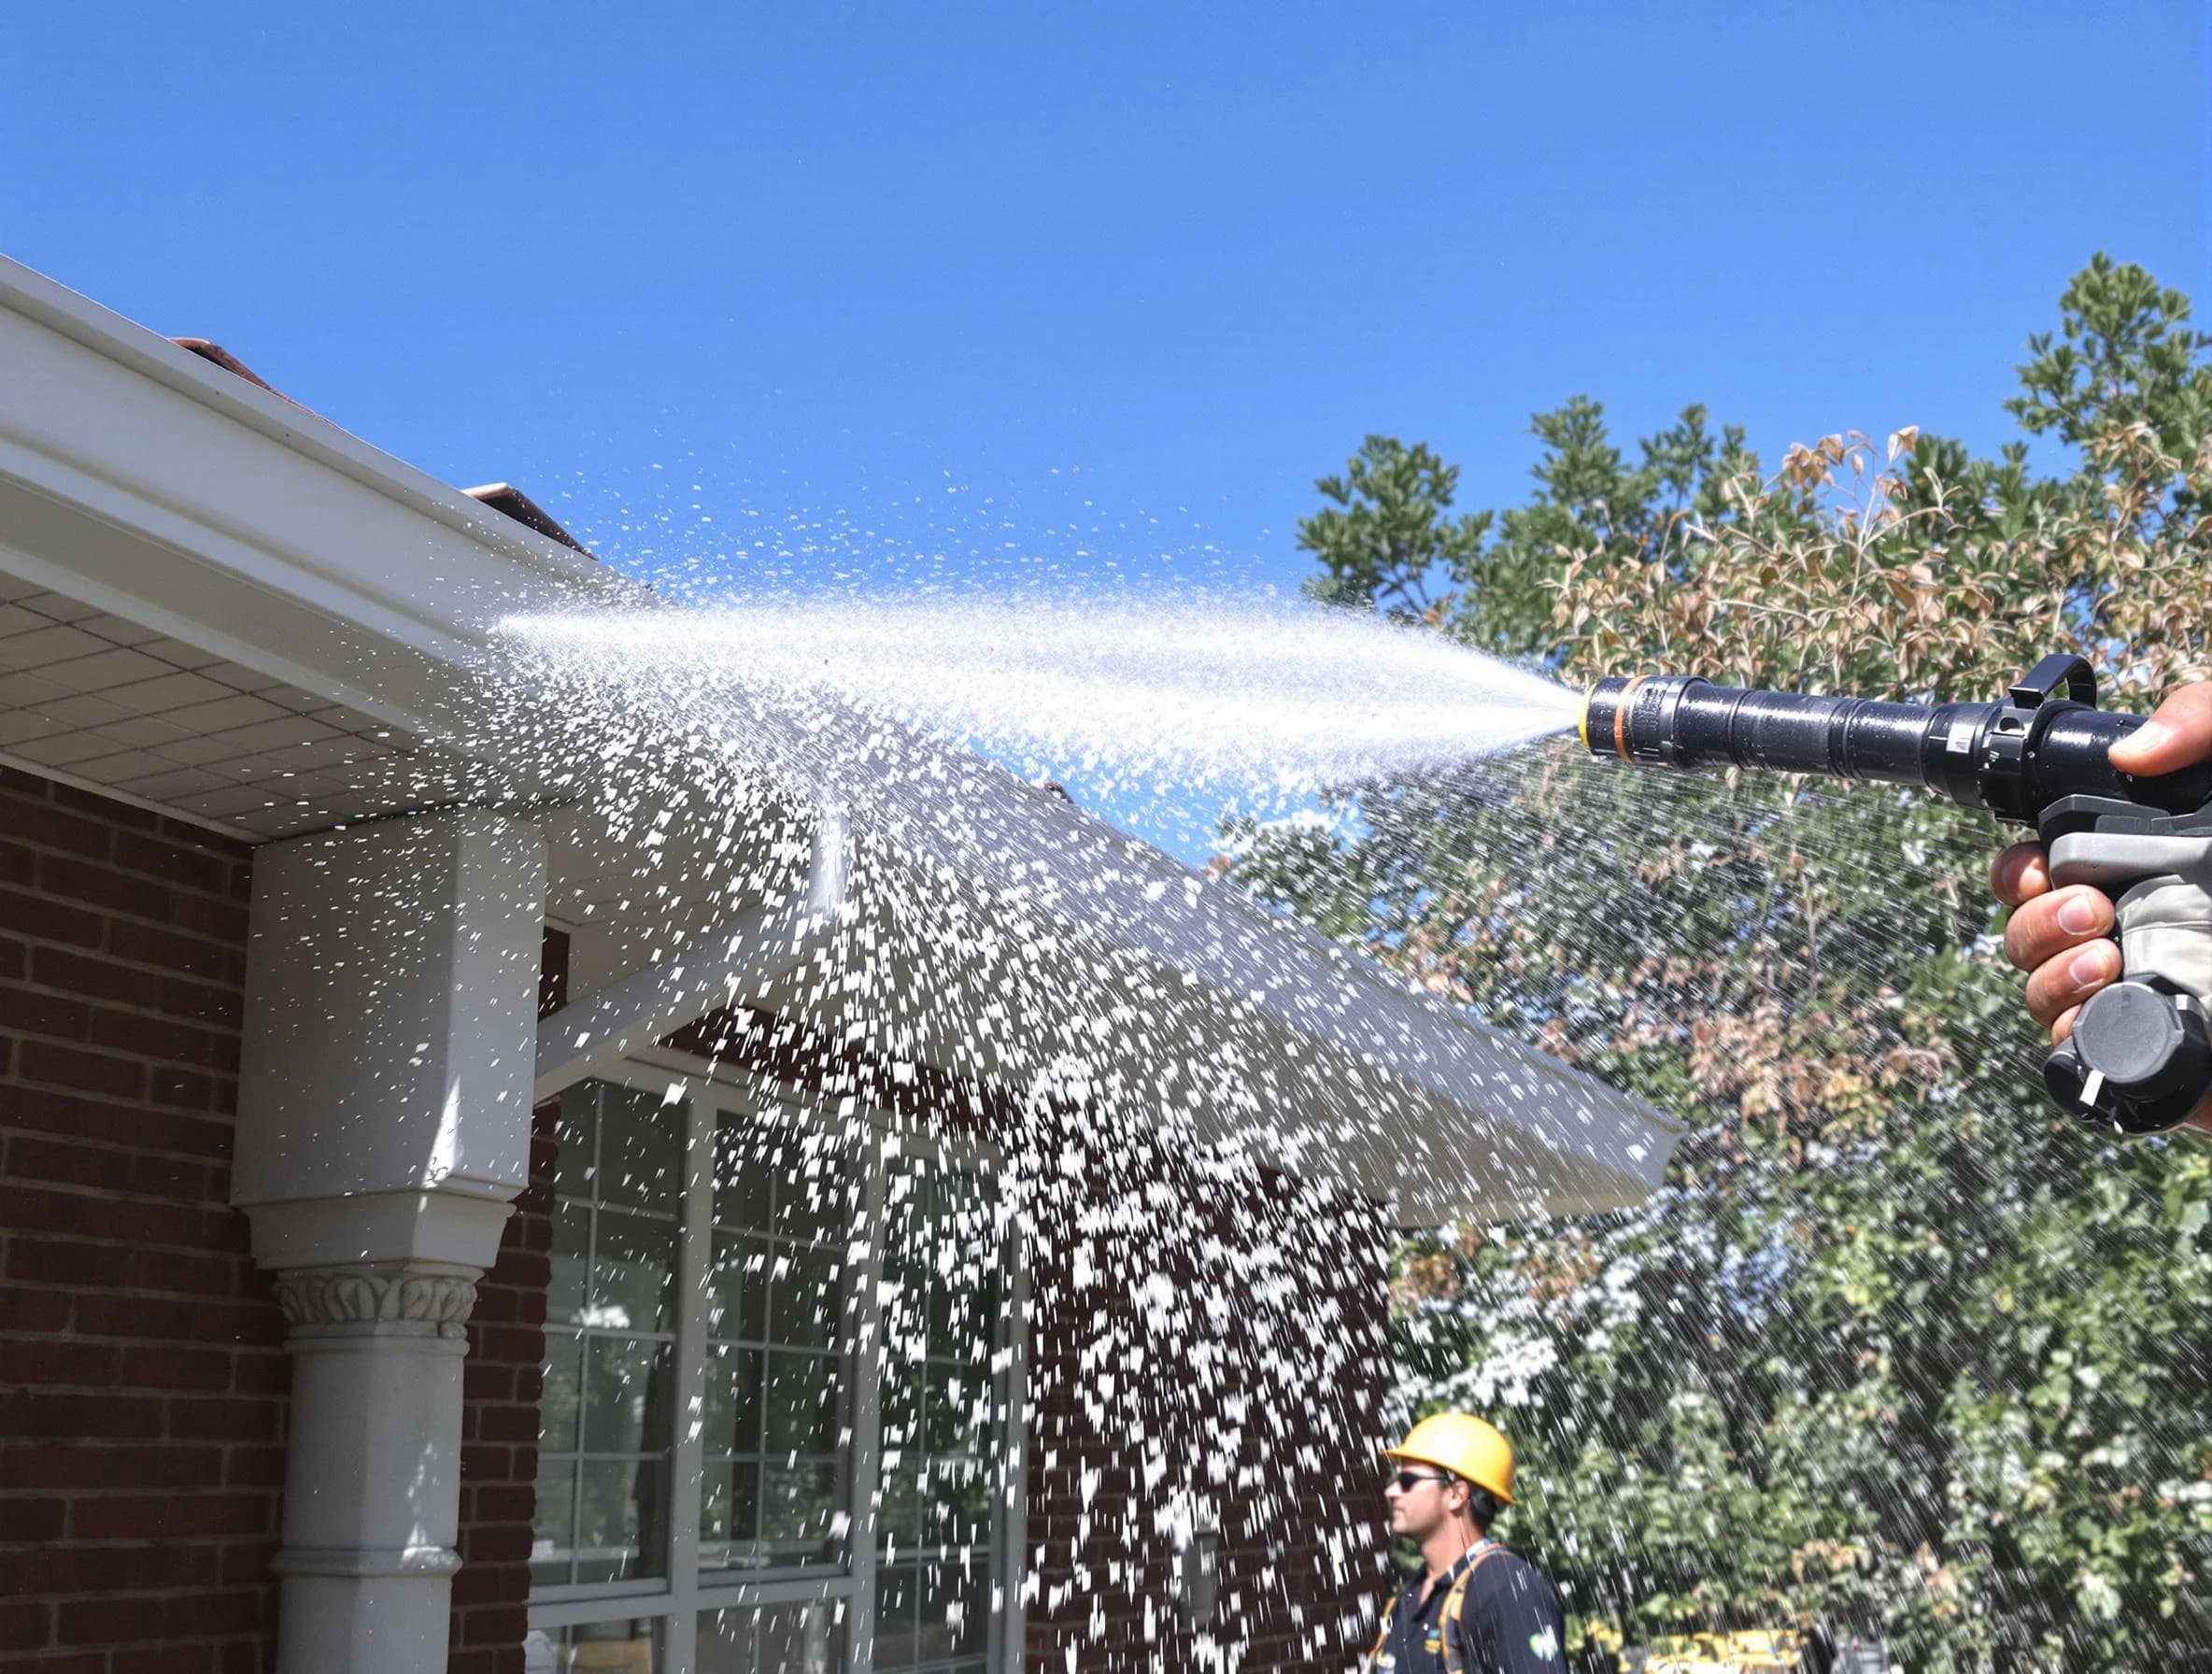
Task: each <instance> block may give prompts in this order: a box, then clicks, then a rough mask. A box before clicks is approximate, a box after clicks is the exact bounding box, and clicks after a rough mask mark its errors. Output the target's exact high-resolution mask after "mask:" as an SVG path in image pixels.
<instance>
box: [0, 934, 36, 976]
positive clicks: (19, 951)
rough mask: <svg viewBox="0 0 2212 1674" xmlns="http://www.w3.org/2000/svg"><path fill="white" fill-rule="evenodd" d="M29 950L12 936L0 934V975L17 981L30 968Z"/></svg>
mask: <svg viewBox="0 0 2212 1674" xmlns="http://www.w3.org/2000/svg"><path fill="white" fill-rule="evenodd" d="M30 965H31V950H30V949H29V948H27V947H25V946H24V945H23V944H22V943H21V942H18V941H17V940H16V939H15V938H14V937H13V936H0V977H5V978H7V980H8V981H9V982H19V981H21V979H22V975H23V973H24V972H26V971H27V970H29V969H30Z"/></svg>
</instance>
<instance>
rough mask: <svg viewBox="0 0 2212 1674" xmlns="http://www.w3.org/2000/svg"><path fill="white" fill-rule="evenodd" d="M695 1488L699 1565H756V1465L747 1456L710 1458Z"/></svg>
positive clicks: (708, 1566) (758, 1498)
mask: <svg viewBox="0 0 2212 1674" xmlns="http://www.w3.org/2000/svg"><path fill="white" fill-rule="evenodd" d="M700 1475H701V1480H700V1488H699V1567H700V1568H702V1569H758V1568H759V1567H760V1545H759V1539H760V1467H759V1465H757V1464H754V1463H752V1462H750V1461H749V1460H740V1461H738V1462H736V1463H732V1462H730V1460H728V1459H710V1460H708V1461H707V1463H706V1464H705V1466H704V1467H702V1470H701V1473H700Z"/></svg>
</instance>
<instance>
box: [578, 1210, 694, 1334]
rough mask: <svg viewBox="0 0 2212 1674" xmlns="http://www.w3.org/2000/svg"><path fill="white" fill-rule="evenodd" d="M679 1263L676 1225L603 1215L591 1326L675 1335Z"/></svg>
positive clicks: (594, 1272)
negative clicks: (677, 1261) (676, 1274)
mask: <svg viewBox="0 0 2212 1674" xmlns="http://www.w3.org/2000/svg"><path fill="white" fill-rule="evenodd" d="M675 1262H676V1223H675V1222H674V1221H660V1220H653V1219H649V1218H648V1217H646V1216H645V1215H639V1214H620V1213H617V1212H615V1211H614V1210H611V1209H603V1210H601V1211H600V1212H599V1250H598V1259H597V1260H595V1261H594V1262H593V1263H592V1271H591V1281H592V1283H591V1292H592V1294H591V1301H592V1319H591V1323H592V1324H593V1325H595V1326H612V1327H613V1328H615V1329H617V1330H621V1329H623V1328H625V1327H627V1328H628V1329H630V1330H632V1331H673V1330H674V1329H675V1301H674V1281H675Z"/></svg>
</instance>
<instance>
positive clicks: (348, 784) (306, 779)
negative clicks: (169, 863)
mask: <svg viewBox="0 0 2212 1674" xmlns="http://www.w3.org/2000/svg"><path fill="white" fill-rule="evenodd" d="M0 755H5V756H7V757H10V758H13V759H17V760H19V761H21V762H24V763H26V764H28V765H30V766H32V767H35V768H48V769H53V770H55V771H57V772H58V773H62V774H64V775H65V776H67V777H69V778H72V779H75V780H78V781H80V782H82V783H84V784H86V785H90V786H92V787H97V788H99V789H103V790H110V791H115V792H118V793H120V794H121V795H122V796H123V797H125V798H128V799H131V800H134V801H138V802H152V803H156V804H159V805H160V806H162V807H164V808H167V809H171V810H173V811H175V812H176V813H177V814H180V815H183V816H188V817H190V818H192V819H197V820H202V821H206V822H208V823H210V824H214V825H218V826H220V827H221V828H223V829H225V830H230V831H233V832H234V833H236V834H237V835H239V836H243V837H247V838H251V839H257V840H258V839H265V838H272V837H281V836H285V835H287V834H289V833H291V832H294V831H301V830H315V829H318V828H320V827H324V826H329V825H332V824H335V823H337V822H339V821H342V820H348V819H358V818H362V817H363V816H369V815H372V814H378V813H383V812H387V811H389V810H390V809H391V808H393V807H401V806H406V805H409V804H410V803H411V802H416V801H418V800H420V796H421V793H422V792H423V791H424V790H426V789H428V788H430V787H432V786H434V785H436V784H439V783H441V782H442V783H453V782H456V781H457V780H459V779H460V778H461V776H462V775H463V773H464V772H465V770H464V767H463V764H462V763H461V759H459V758H458V757H456V756H454V755H453V754H452V753H451V752H450V751H447V750H444V749H441V748H439V747H438V746H437V745H432V744H429V743H427V742H425V741H424V740H422V739H420V738H418V737H415V736H413V735H411V734H409V733H407V732H405V731H403V730H401V729H399V728H397V727H395V726H394V725H393V724H392V723H391V722H390V721H389V720H384V719H379V718H377V717H376V716H369V715H364V714H362V713H361V712H360V711H359V710H356V709H351V708H348V707H347V705H345V704H343V703H333V702H331V701H330V700H329V699H328V698H326V697H324V696H322V695H321V694H319V693H317V692H313V691H309V690H307V689H306V688H304V687H300V686H295V685H293V684H291V682H290V681H287V680H283V679H279V678H277V677H276V676H275V675H273V674H268V673H267V672H265V671H263V670H259V669H253V668H248V667H247V666H246V665H245V664H243V663H239V662H234V661H231V660H228V659H226V658H224V657H221V656H220V655H218V654H216V653H214V652H211V651H209V650H207V649H206V647H205V646H201V645H192V644H190V643H189V642H187V641H185V640H181V639H177V638H175V637H173V636H171V635H169V634H165V633H163V632H161V631H158V630H156V629H152V628H149V627H146V626H144V625H143V624H141V623H136V622H132V621H127V620H125V619H124V618H123V617H120V616H116V615H113V614H111V613H109V612H106V611H104V610H101V609H100V608H99V607H98V606H96V605H93V604H90V603H86V602H85V601H83V600H81V599H73V598H70V597H68V596H67V595H65V594H62V593H57V592H53V591H50V590H48V589H44V588H40V587H38V586H36V585H35V584H32V583H29V582H25V581H21V580H18V579H15V578H13V577H10V576H7V575H0Z"/></svg>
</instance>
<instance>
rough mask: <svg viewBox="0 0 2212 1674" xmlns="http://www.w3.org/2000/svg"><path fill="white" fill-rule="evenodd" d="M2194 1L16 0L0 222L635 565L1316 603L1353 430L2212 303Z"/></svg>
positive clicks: (1455, 445)
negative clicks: (2106, 304)
mask: <svg viewBox="0 0 2212 1674" xmlns="http://www.w3.org/2000/svg"><path fill="white" fill-rule="evenodd" d="M2206 19H2207V11H2206V8H2205V7H2204V6H2203V5H2201V4H2185V3H2182V0H2151V3H2139V4H2121V5H2097V6H2093V7H2092V6H2081V5H2036V4H2010V5H2005V6H1978V7H1962V6H1925V5H1921V6H1907V7H1879V8H1873V9H1864V8H1862V9H1857V10H1852V11H1850V12H1849V13H1838V14H1825V13H1819V12H1808V11H1807V10H1806V9H1805V8H1803V7H1751V6H1749V5H1747V6H1742V7H1718V6H1698V5H1687V4H1671V5H1667V6H1664V7H1661V6H1629V5H1621V6H1614V7H1595V6H1586V5H1583V6H1577V5H1546V6H1541V7H1538V6H1535V5H1529V6H1524V7H1496V6H1474V5H1470V6H1463V7H1411V6H1373V5H1363V6H1358V7H1354V6H1351V5H1333V6H1314V5H1297V6H1232V5H1226V4H1225V5H1203V6H1198V5H1184V6H1172V7H1156V6H1147V5H1133V4H1113V5H1106V4H1099V5H1090V6H1043V5H1021V6H1016V5H1005V6H993V7H973V6H956V5H952V4H935V5H918V4H916V5H890V4H885V5H874V6H868V7H830V6H820V7H816V6H803V5H776V6H743V7H740V6H727V7H659V6H654V7H581V6H574V7H560V6H554V5H545V6H540V7H530V8H510V9H506V10H501V11H494V10H492V9H490V8H484V7H449V8H448V7H428V6H399V7H345V8H338V7H299V6H296V5H294V6H286V7H274V6H272V7H265V8H240V7H220V6H216V7H197V8H178V7H143V8H135V7H102V6H98V5H90V6H85V7H66V8H65V7H10V8H7V12H6V14H5V17H4V18H0V163H5V167H0V249H4V250H6V251H7V253H8V254H10V255H13V256H15V257H16V258H18V259H19V260H21V261H24V262H29V263H30V264H32V265H33V266H35V267H37V268H39V269H41V270H43V271H45V272H47V273H49V274H50V275H52V276H54V277H57V278H59V279H61V280H63V281H64V282H65V283H67V284H69V285H72V286H74V287H76V288H77V289H78V290H80V291H85V292H87V293H89V294H90V295H92V296H93V297H94V298H96V299H98V300H100V301H101V302H103V303H106V304H107V305H110V306H112V307H115V308H117V309H119V310H120V311H121V312H123V313H125V314H128V315H130V316H133V317H135V318H136V319H140V320H143V321H144V322H146V323H147V324H149V325H151V326H154V327H156V328H158V329H160V330H162V331H163V332H167V333H179V334H183V333H190V334H198V335H206V336H211V337H214V338H216V339H218V340H219V341H220V342H222V343H223V344H225V345H226V346H227V347H229V348H232V349H233V350H234V352H235V353H237V354H238V355H240V356H241V357H242V358H243V359H244V360H246V361H247V362H248V363H250V364H251V365H253V366H254V367H255V368H256V369H257V370H259V371H261V372H262V374H263V376H267V377H268V378H270V379H271V380H272V381H273V382H275V383H276V384H277V385H278V386H279V387H280V388H282V389H284V390H287V391H288V392H289V393H291V394H293V395H294V396H296V397H297V398H299V399H301V400H303V401H305V402H306V403H307V404H310V405H312V406H314V407H316V408H318V409H319V410H320V411H321V412H323V413H325V414H326V415H328V416H329V417H331V418H332V419H335V420H337V421H338V422H340V423H342V424H344V425H346V426H347V428H348V429H351V430H353V431H355V432H357V433H360V434H361V435H362V436H364V437H366V438H368V439H369V440H371V441H373V442H375V443H376V444H378V445H379V446H381V447H385V448H387V449H389V450H390V451H391V452H393V453H395V454H398V455H399V456H401V457H402V458H404V459H406V460H408V461H412V462H414V463H416V464H418V465H420V466H422V467H424V468H426V469H427V470H430V471H432V472H433V473H435V474H436V475H440V476H443V477H446V478H447V479H449V480H452V481H455V482H458V483H462V484H466V483H472V482H477V481H481V480H485V479H489V478H496V477H506V478H511V479H512V480H514V481H517V482H518V483H520V484H521V485H522V486H523V487H524V488H526V489H529V490H530V491H531V492H532V493H533V494H535V495H536V496H538V497H539V498H540V499H541V500H543V501H544V502H545V503H546V504H548V506H550V507H551V508H552V509H554V510H555V512H556V514H557V515H559V516H561V517H562V518H565V519H567V520H569V521H570V522H571V523H572V525H573V526H574V527H575V528H576V529H577V530H578V531H579V532H581V533H583V534H584V535H586V537H587V538H588V539H589V540H590V541H591V542H592V543H593V544H594V545H595V546H598V547H599V549H600V550H601V551H602V553H603V555H604V556H605V557H606V558H607V559H608V560H610V561H613V562H616V563H618V564H621V565H623V566H624V567H626V568H630V569H633V570H636V571H638V572H640V573H660V574H663V575H668V574H671V573H672V572H677V571H680V570H682V569H683V567H684V566H686V565H687V564H688V565H690V566H692V570H691V573H693V574H698V573H701V572H702V571H703V572H704V573H706V574H709V575H716V576H718V577H727V578H729V579H730V580H732V581H734V582H736V583H737V584H738V585H741V586H760V585H779V586H796V587H799V588H801V589H811V588H813V587H815V586H824V585H834V584H840V583H844V582H850V581H855V580H857V581H858V582H859V583H861V584H863V585H869V586H875V587H885V588H888V587H898V586H909V585H914V584H915V583H916V582H918V581H921V580H924V579H929V578H933V577H939V576H943V577H945V578H948V579H953V580H965V581H981V582H983V583H985V584H987V585H1001V584H1004V583H1007V582H1010V581H1021V580H1031V581H1035V580H1042V581H1044V582H1046V583H1048V584H1049V583H1050V582H1052V581H1054V580H1056V579H1057V578H1060V577H1065V576H1070V575H1083V576H1088V577H1093V578H1103V577H1107V576H1113V575H1124V576H1132V577H1135V578H1137V579H1138V580H1139V581H1140V583H1145V582H1149V581H1150V580H1151V579H1154V578H1167V579H1172V580H1175V581H1179V582H1182V583H1185V584H1189V583H1200V584H1212V585H1236V586H1241V585H1250V584H1264V585H1274V586H1277V587H1282V588H1286V589H1287V588H1289V587H1292V586H1294V585H1295V584H1296V582H1297V579H1298V578H1299V576H1301V575H1303V574H1304V573H1305V566H1304V564H1303V562H1302V561H1301V560H1300V557H1299V555H1298V554H1297V552H1296V550H1295V548H1294V546H1293V536H1292V531H1293V525H1294V522H1295V519H1296V518H1297V517H1298V515H1299V514H1300V513H1302V512H1305V511H1307V510H1310V509H1311V508H1312V504H1313V499H1314V497H1313V493H1312V479H1313V477H1314V476H1316V475H1320V474H1322V473H1324V472H1326V471H1329V470H1332V469H1335V468H1337V467H1338V466H1339V465H1340V463H1341V461H1342V460H1343V458H1344V456H1345V455H1346V454H1347V453H1349V452H1350V451H1351V450H1352V449H1353V448H1354V447H1356V446H1357V444H1358V442H1359V439H1360V437H1361V436H1362V435H1363V434H1364V433H1367V432H1368V431H1376V430H1380V431H1387V432H1392V433H1397V434H1399V435H1402V436H1405V437H1407V438H1409V439H1411V438H1415V437H1420V438H1425V439H1427V440H1428V441H1430V442H1431V443H1433V444H1434V445H1435V446H1436V447H1439V449H1440V450H1441V451H1442V452H1443V453H1444V455H1445V456H1446V457H1447V458H1449V459H1452V460H1454V461H1459V462H1460V463H1461V464H1462V465H1463V467H1464V468H1465V476H1464V479H1463V496H1462V498H1463V504H1469V505H1473V504H1486V503H1490V502H1493V501H1497V500H1501V499H1512V498H1516V497H1518V496H1519V495H1520V494H1521V493H1522V491H1523V487H1524V480H1525V472H1526V470H1527V467H1528V465H1529V463H1530V462H1531V461H1532V459H1533V457H1534V450H1533V446H1532V444H1531V441H1530V439H1529V438H1528V436H1527V435H1526V433H1525V426H1526V419H1527V416H1528V414H1529V413H1530V412H1531V411H1532V410H1534V409H1536V408H1538V407H1540V406H1546V405H1550V404H1555V403H1556V402H1558V401H1559V400H1560V399H1562V398H1564V397H1566V396H1567V395H1569V394H1571V393H1574V392H1577V391H1587V392H1589V393H1592V394H1594V395H1596V396H1598V397H1599V398H1600V399H1602V400H1604V401H1605V402H1606V403H1607V404H1608V407H1609V411H1610V412H1611V413H1612V414H1613V415H1614V416H1615V417H1616V419H1618V420H1619V423H1620V425H1621V427H1622V428H1623V429H1624V431H1627V432H1630V433H1637V432H1641V431H1644V430H1648V429H1650V428H1652V427H1654V426H1656V425H1657V424H1659V423H1661V422H1664V421H1665V420H1666V419H1667V418H1668V417H1669V416H1670V415H1671V414H1672V413H1673V412H1674V410H1675V409H1676V408H1678V407H1679V406H1680V404H1682V403H1684V402H1686V401H1689V400H1703V401H1705V402H1707V403H1709V404H1710V405H1711V406H1712V408H1713V409H1714V412H1715V415H1716V417H1717V418H1721V419H1734V420H1737V421H1739V422H1742V423H1745V424H1747V425H1749V426H1750V427H1751V432H1752V436H1753V440H1754V443H1755V445H1757V446H1758V447H1761V449H1762V451H1763V452H1765V454H1766V456H1767V457H1768V458H1769V459H1770V460H1771V459H1772V458H1773V457H1774V456H1775V455H1776V454H1777V453H1778V452H1779V450H1780V447H1781V446H1782V445H1783V444H1785V443H1787V442H1788V441H1791V440H1794V439H1797V438H1801V437H1808V436H1813V435H1817V434H1819V433H1822V432H1824V431H1829V430H1835V429H1840V428H1843V427H1847V426H1858V427H1860V428H1863V429H1866V430H1869V431H1874V432H1877V433H1879V432H1881V431H1886V430H1889V429H1893V428H1895V427H1897V426H1899V425H1903V424H1907V423H1917V424H1919V425H1921V426H1923V427H1924V428H1928V429H1932V430H1941V431H1948V432H1953V433H1964V434H1965V435H1966V436H1967V437H1968V438H1969V439H1971V440H1973V441H1975V442H1976V443H1978V445H1980V446H1983V447H1993V446H1994V445H1995V444H1996V443H1997V442H1999V441H2000V440H2002V439H2004V438H2005V437H2006V435H2008V434H2010V427H2009V421H2008V420H2007V419H2006V417H2005V415H2004V414H2003V412H2002V410H2001V408H2000V406H1999V403H2000V401H2001V400H2002V399H2003V397H2004V396H2005V394H2006V393H2007V392H2008V390H2009V385H2010V379H2011V370H2010V369H2011V367H2012V366H2013V365H2014V364H2015V363H2016V362H2017V361H2018V360H2019V359H2020V358H2021V343H2022V339H2023V338H2024V337H2025V336H2026V334H2027V333H2029V332H2030V331H2032V330H2035V329H2038V328H2041V327H2044V326H2047V325H2049V324H2050V323H2052V322H2053V321H2054V319H2055V306H2054V304H2055V299H2056V296H2057V293H2058V291H2060V289H2061V288H2062V286H2063V283H2064V281H2065V279H2066V277H2067V276H2068V275H2069V274H2070V273H2071V272H2072V271H2073V270H2074V269H2075V268H2077V266H2079V265H2080V264H2081V262H2083V261H2084V260H2086V258H2087V257H2088V256H2089V254H2090V253H2091V251H2092V250H2094V249H2097V248H2108V249H2110V250H2112V251H2113V252H2114V253H2115V254H2116V255H2119V256H2120V257H2122V258H2125V259H2129V260H2134V261H2138V262H2143V263H2145V264H2146V265H2148V266H2149V267H2151V268H2152V269H2153V271H2155V272H2156V273H2157V274H2158V275H2159V276H2160V277H2162V279H2164V280H2166V281H2167V282H2168V283H2171V284H2176V285H2178V286H2180V287H2182V288H2183V289H2185V290H2188V291H2191V293H2192V294H2193V295H2195V296H2197V297H2198V298H2199V299H2201V300H2202V301H2203V302H2204V303H2205V307H2206V309H2207V310H2208V311H2212V242H2208V240H2212V232H2208V229H2212V201H2208V182H2207V149H2208V144H2212V140H2208V133H2207V117H2206V111H2207V105H2208V102H2212V100H2208V94H2207V72H2208V64H2207V21H2206ZM694 485H696V487H694Z"/></svg>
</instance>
